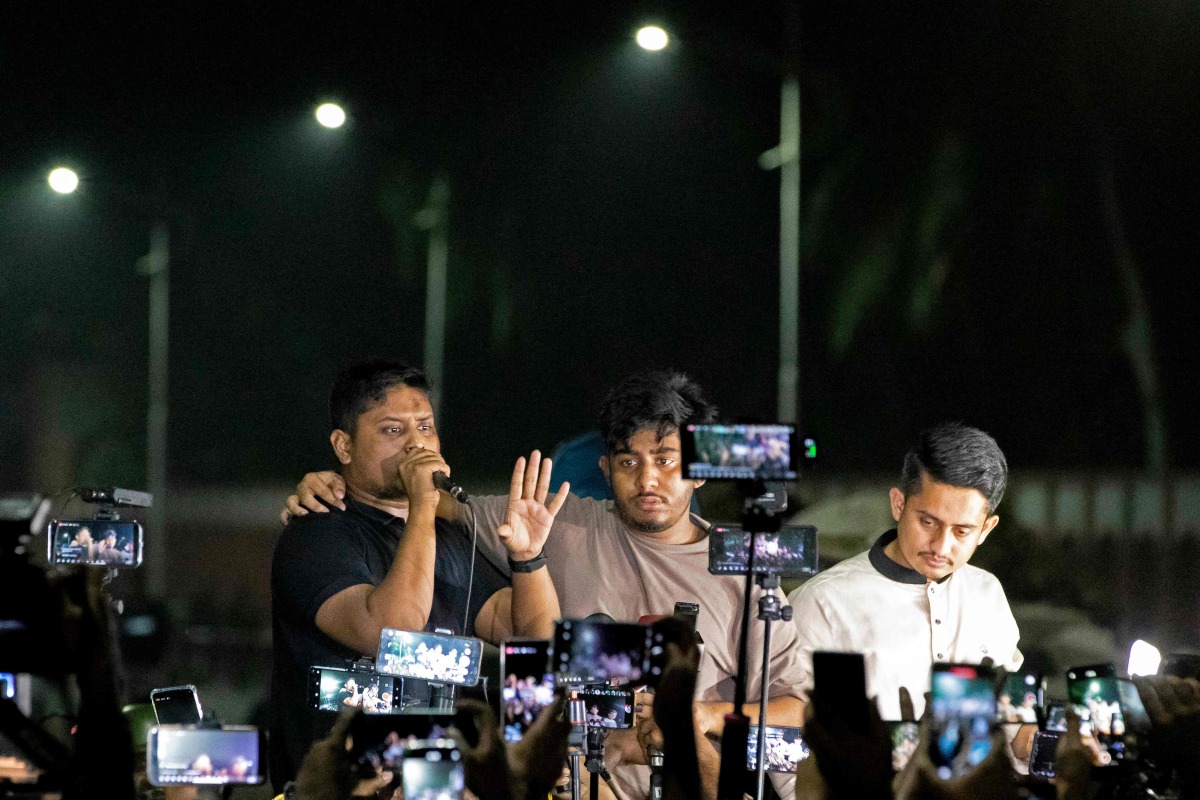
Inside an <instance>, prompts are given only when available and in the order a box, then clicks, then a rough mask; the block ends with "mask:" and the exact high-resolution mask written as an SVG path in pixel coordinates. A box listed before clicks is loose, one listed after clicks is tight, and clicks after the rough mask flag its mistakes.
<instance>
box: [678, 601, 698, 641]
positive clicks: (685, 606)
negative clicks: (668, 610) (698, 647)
mask: <svg viewBox="0 0 1200 800" xmlns="http://www.w3.org/2000/svg"><path fill="white" fill-rule="evenodd" d="M672 616H673V617H675V618H677V619H681V620H683V621H684V622H685V623H687V626H688V627H689V628H690V629H691V631H692V633H695V632H696V620H697V619H699V617H700V604H699V603H685V602H682V601H680V602H677V603H676V604H675V613H674V614H672Z"/></svg>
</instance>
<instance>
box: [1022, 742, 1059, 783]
mask: <svg viewBox="0 0 1200 800" xmlns="http://www.w3.org/2000/svg"><path fill="white" fill-rule="evenodd" d="M1062 735H1063V731H1038V732H1037V733H1035V734H1034V735H1033V748H1032V749H1031V750H1030V752H1029V774H1030V775H1036V776H1037V777H1039V778H1053V777H1054V761H1055V755H1056V754H1057V752H1058V740H1059V739H1061V738H1062Z"/></svg>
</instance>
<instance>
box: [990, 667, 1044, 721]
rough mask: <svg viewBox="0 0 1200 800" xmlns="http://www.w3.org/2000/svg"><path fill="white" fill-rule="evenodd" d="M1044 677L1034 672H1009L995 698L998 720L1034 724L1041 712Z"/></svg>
mask: <svg viewBox="0 0 1200 800" xmlns="http://www.w3.org/2000/svg"><path fill="white" fill-rule="evenodd" d="M1045 692H1046V679H1045V678H1043V677H1042V676H1041V675H1040V674H1038V673H1036V672H1010V673H1008V674H1007V675H1006V676H1005V677H1004V686H1003V687H1001V689H1000V696H999V697H998V698H996V719H997V721H998V722H1021V723H1030V724H1034V725H1036V724H1037V722H1038V720H1039V719H1040V718H1041V714H1042V703H1043V701H1044V698H1045Z"/></svg>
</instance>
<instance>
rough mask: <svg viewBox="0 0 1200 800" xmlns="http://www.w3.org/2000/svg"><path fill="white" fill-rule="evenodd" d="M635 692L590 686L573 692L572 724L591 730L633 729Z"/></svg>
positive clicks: (610, 687) (611, 687)
mask: <svg viewBox="0 0 1200 800" xmlns="http://www.w3.org/2000/svg"><path fill="white" fill-rule="evenodd" d="M633 700H634V696H633V690H632V689H618V688H616V687H613V686H588V687H586V688H582V689H575V690H574V691H572V692H571V708H572V713H571V723H572V724H573V725H587V726H588V727H589V728H617V729H626V728H632V727H633Z"/></svg>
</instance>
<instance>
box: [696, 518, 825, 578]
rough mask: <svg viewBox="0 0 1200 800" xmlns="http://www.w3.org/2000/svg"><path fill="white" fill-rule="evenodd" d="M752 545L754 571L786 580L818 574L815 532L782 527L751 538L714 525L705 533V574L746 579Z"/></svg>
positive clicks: (803, 527) (738, 530)
mask: <svg viewBox="0 0 1200 800" xmlns="http://www.w3.org/2000/svg"><path fill="white" fill-rule="evenodd" d="M752 539H753V544H754V571H755V572H756V573H763V574H768V575H780V576H783V577H785V578H801V577H805V576H808V575H815V574H817V529H816V528H814V527H813V526H812V525H784V526H783V527H782V528H780V529H779V530H778V531H775V532H772V533H756V534H753V536H752V535H751V534H750V533H749V532H748V531H744V530H742V529H741V528H739V527H737V526H734V525H714V526H712V528H710V529H709V532H708V571H709V572H711V573H712V574H713V575H745V574H746V571H747V570H748V569H749V568H750V545H751V540H752Z"/></svg>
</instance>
